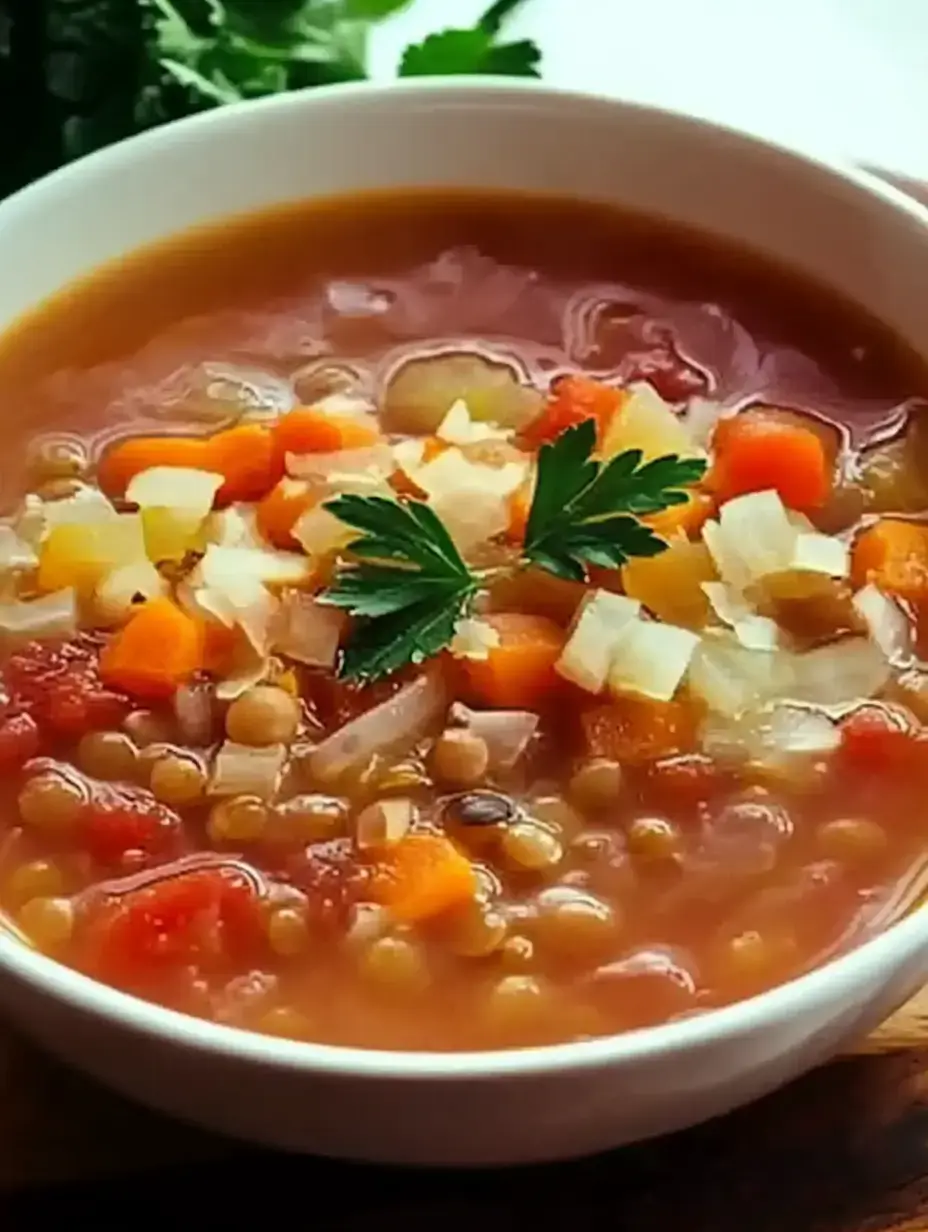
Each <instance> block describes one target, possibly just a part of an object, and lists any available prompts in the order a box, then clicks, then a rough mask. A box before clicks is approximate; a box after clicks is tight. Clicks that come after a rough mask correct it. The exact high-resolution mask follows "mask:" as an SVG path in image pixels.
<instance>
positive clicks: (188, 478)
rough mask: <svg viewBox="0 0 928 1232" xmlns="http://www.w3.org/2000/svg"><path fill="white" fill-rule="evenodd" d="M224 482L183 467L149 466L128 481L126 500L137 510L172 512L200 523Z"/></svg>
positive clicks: (210, 473) (210, 508)
mask: <svg viewBox="0 0 928 1232" xmlns="http://www.w3.org/2000/svg"><path fill="white" fill-rule="evenodd" d="M224 482H225V479H224V478H223V476H222V475H217V474H214V473H213V472H212V471H201V470H194V469H192V468H191V467H186V466H153V467H151V468H150V469H149V470H147V471H142V472H141V473H140V474H138V475H136V476H135V477H134V478H133V479H131V480H130V482H129V486H128V487H127V488H126V500H127V501H130V502H131V503H132V504H133V505H138V506H139V508H140V509H176V510H177V511H178V512H179V513H183V514H185V515H187V516H189V517H190V518H199V520H200V521H201V522H202V521H203V519H204V518H205V517H206V515H207V514H208V513H209V512H210V511H211V510H212V508H213V501H214V500H215V499H216V493H217V492H218V491H219V489H220V488H221V487H222V485H223V483H224Z"/></svg>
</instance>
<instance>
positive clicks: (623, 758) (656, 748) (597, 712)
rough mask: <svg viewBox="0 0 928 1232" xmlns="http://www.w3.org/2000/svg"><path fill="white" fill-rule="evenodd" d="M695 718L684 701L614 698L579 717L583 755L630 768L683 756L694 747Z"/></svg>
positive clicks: (696, 710)
mask: <svg viewBox="0 0 928 1232" xmlns="http://www.w3.org/2000/svg"><path fill="white" fill-rule="evenodd" d="M699 714H700V712H699V709H698V708H697V707H695V706H693V705H692V704H691V703H688V702H686V701H671V702H659V701H654V700H652V699H651V698H646V697H623V698H617V699H616V700H615V701H613V702H609V703H608V704H606V705H603V706H595V707H593V709H591V710H587V711H585V712H584V713H583V715H582V716H581V720H580V722H581V727H582V729H583V743H584V752H585V753H586V754H587V755H588V756H590V757H607V758H609V759H610V760H613V761H620V762H630V763H633V764H635V763H643V762H649V761H654V760H655V759H656V758H658V757H666V756H668V755H670V754H672V753H685V752H688V751H689V750H691V749H692V748H693V747H694V743H695V740H696V733H697V726H698V721H699Z"/></svg>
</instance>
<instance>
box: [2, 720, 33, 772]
mask: <svg viewBox="0 0 928 1232" xmlns="http://www.w3.org/2000/svg"><path fill="white" fill-rule="evenodd" d="M41 743H42V736H41V733H40V731H39V726H38V724H37V723H36V721H35V719H34V718H33V717H32V715H31V714H25V713H22V712H20V713H19V714H8V715H6V716H5V717H4V718H2V719H0V771H3V770H18V769H19V768H20V767H21V766H24V765H25V764H26V762H27V761H30V760H31V759H32V758H33V757H36V756H37V755H38V752H39V749H40V747H41Z"/></svg>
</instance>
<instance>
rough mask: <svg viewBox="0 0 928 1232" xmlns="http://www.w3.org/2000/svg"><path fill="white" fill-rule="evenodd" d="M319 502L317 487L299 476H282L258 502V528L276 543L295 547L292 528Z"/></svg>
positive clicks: (286, 546) (279, 545)
mask: <svg viewBox="0 0 928 1232" xmlns="http://www.w3.org/2000/svg"><path fill="white" fill-rule="evenodd" d="M318 503H319V491H318V489H314V488H313V487H311V486H310V485H309V484H308V483H302V482H301V481H300V480H298V479H281V481H280V483H278V484H277V486H276V487H275V488H272V489H271V491H270V492H268V494H267V496H265V497H264V499H263V500H262V501H261V502H260V503H259V505H258V508H257V522H258V530H259V531H260V532H261V534H262V535H263V536H264V538H265V539H267V540H268V541H269V542H270V543H273V544H274V546H275V547H278V548H298V547H299V546H300V544H299V542H298V540H297V539H296V538H295V537H294V534H293V528H294V526H295V525H296V524H297V522H298V521H299V520H300V518H301V517H302V516H303V514H304V513H306V512H307V510H309V509H312V508H313V506H314V505H317V504H318Z"/></svg>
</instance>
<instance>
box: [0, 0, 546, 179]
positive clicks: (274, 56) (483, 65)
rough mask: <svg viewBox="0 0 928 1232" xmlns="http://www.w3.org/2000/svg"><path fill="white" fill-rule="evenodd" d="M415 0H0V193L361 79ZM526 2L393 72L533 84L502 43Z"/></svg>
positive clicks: (531, 52) (505, 2)
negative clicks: (261, 104)
mask: <svg viewBox="0 0 928 1232" xmlns="http://www.w3.org/2000/svg"><path fill="white" fill-rule="evenodd" d="M415 2H416V0H0V112H2V114H0V128H2V130H3V132H4V136H5V145H6V147H7V148H6V149H5V150H4V151H3V153H2V159H0V177H2V178H0V191H2V192H10V191H12V190H13V189H15V188H18V187H20V186H21V185H22V184H25V183H28V182H29V180H31V179H34V178H36V177H37V176H39V175H42V174H44V173H46V172H47V171H51V170H53V169H54V168H55V167H56V166H58V165H60V164H61V163H64V162H67V161H69V160H70V159H73V158H77V157H79V156H80V155H82V154H87V153H90V152H91V151H93V150H96V149H99V148H101V147H102V146H106V145H109V144H111V143H112V142H114V141H118V140H121V139H122V138H124V137H128V136H131V135H132V134H133V133H136V132H140V131H141V130H143V129H146V128H151V127H152V126H154V125H157V124H161V123H164V122H165V121H168V120H173V119H178V118H180V117H181V116H184V115H189V114H191V113H193V112H197V111H203V110H205V109H207V108H209V107H215V106H220V105H222V104H223V103H229V102H237V101H240V100H242V99H250V98H260V97H261V96H262V95H266V94H275V93H278V92H280V91H282V90H299V89H304V88H306V87H309V86H317V85H329V84H332V83H334V82H341V81H361V80H364V79H365V78H366V77H367V76H368V44H369V38H370V33H371V30H372V28H373V27H374V26H375V25H376V24H377V23H378V22H380V21H383V20H384V19H385V18H387V17H389V16H391V15H392V14H394V13H396V12H398V11H399V10H400V9H404V8H407V7H409V6H410V5H412V4H414V3H415ZM525 2H527V0H496V3H494V4H492V5H491V6H490V7H489V8H488V9H487V11H486V12H485V13H484V15H483V17H482V18H481V19H480V20H479V21H478V22H477V24H476V25H475V26H473V27H471V28H470V29H449V30H439V31H436V32H435V33H433V34H431V35H429V36H428V37H427V38H425V39H424V40H423V41H422V42H421V43H417V44H414V45H412V46H410V47H407V48H406V50H405V52H404V54H403V56H402V59H401V62H400V65H399V70H398V71H399V74H400V76H403V77H422V76H448V75H460V74H468V73H477V74H496V75H506V76H519V77H535V76H538V69H539V63H540V59H541V57H540V53H539V51H538V48H537V47H536V46H535V45H534V43H532V42H529V41H527V40H523V41H517V42H508V41H507V40H506V38H505V25H506V21H507V19H508V18H509V16H510V15H511V14H512V13H513V12H514V11H515V9H517V8H519V7H520V6H521V5H522V4H523V3H525Z"/></svg>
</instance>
